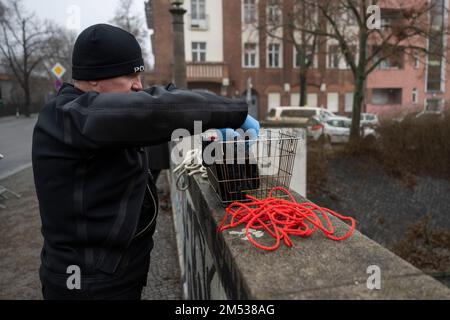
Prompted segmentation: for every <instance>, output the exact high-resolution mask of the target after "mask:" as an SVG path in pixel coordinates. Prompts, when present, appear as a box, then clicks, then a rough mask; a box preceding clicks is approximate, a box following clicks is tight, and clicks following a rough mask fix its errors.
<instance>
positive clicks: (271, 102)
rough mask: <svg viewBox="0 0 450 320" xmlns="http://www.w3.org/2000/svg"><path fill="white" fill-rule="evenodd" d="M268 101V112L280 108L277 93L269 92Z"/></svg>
mask: <svg viewBox="0 0 450 320" xmlns="http://www.w3.org/2000/svg"><path fill="white" fill-rule="evenodd" d="M267 100H268V110H269V111H270V109H272V108H276V107H279V106H280V102H281V95H280V94H279V93H278V92H271V93H269V94H268V96H267Z"/></svg>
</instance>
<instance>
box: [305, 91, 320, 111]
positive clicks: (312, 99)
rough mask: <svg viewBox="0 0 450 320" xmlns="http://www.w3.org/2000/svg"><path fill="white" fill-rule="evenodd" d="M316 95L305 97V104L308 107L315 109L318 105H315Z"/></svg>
mask: <svg viewBox="0 0 450 320" xmlns="http://www.w3.org/2000/svg"><path fill="white" fill-rule="evenodd" d="M317 99H318V96H317V93H308V94H307V96H306V104H307V105H308V107H313V108H317V106H318V103H317Z"/></svg>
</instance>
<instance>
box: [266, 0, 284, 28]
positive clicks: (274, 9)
mask: <svg viewBox="0 0 450 320" xmlns="http://www.w3.org/2000/svg"><path fill="white" fill-rule="evenodd" d="M267 20H268V22H269V23H270V24H272V25H279V24H280V23H281V9H280V1H279V0H269V1H268V4H267Z"/></svg>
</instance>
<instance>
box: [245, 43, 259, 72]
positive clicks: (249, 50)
mask: <svg viewBox="0 0 450 320" xmlns="http://www.w3.org/2000/svg"><path fill="white" fill-rule="evenodd" d="M256 57H257V48H256V43H245V44H244V67H246V68H254V67H257V64H256Z"/></svg>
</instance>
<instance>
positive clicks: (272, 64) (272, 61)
mask: <svg viewBox="0 0 450 320" xmlns="http://www.w3.org/2000/svg"><path fill="white" fill-rule="evenodd" d="M268 49H269V51H268V53H269V57H268V62H269V63H268V67H269V68H279V67H281V63H280V44H279V43H270V44H269V48H268Z"/></svg>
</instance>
